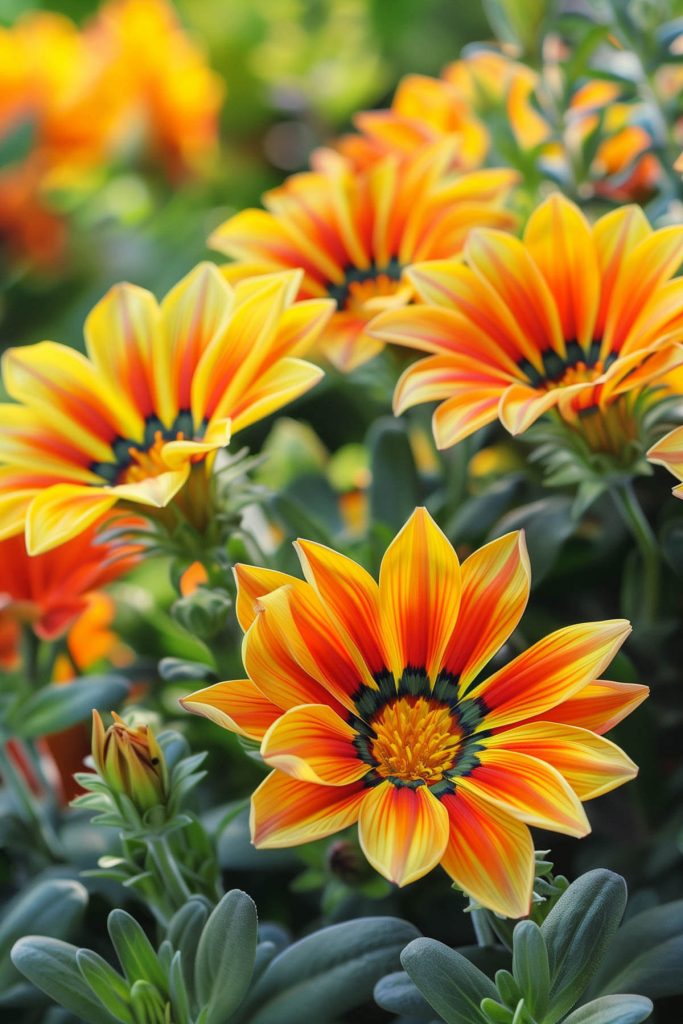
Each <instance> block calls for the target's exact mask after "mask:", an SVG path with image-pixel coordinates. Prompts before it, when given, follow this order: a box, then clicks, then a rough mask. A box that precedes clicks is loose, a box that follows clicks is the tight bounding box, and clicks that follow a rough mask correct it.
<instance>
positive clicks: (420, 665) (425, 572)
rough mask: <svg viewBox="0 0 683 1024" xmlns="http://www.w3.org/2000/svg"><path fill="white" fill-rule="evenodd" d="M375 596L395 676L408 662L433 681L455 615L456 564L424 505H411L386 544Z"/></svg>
mask: <svg viewBox="0 0 683 1024" xmlns="http://www.w3.org/2000/svg"><path fill="white" fill-rule="evenodd" d="M379 599H380V614H381V618H382V628H383V632H384V637H385V643H386V645H387V650H388V651H389V652H390V660H391V665H390V668H391V669H392V671H393V673H394V676H395V678H396V679H399V678H400V676H401V674H402V673H403V670H404V669H405V668H407V667H408V666H411V667H412V668H414V669H423V670H425V671H426V672H427V675H428V677H429V679H430V680H431V681H432V682H433V681H434V679H435V676H436V674H437V673H438V671H439V669H440V668H441V665H442V661H443V652H444V650H445V648H446V645H447V643H448V641H449V639H450V637H451V633H452V632H453V629H454V628H455V623H456V619H457V617H458V608H459V606H460V563H459V562H458V556H457V555H456V553H455V551H454V549H453V545H452V544H451V543H450V541H449V540H448V538H447V537H446V536H445V534H444V533H443V532H442V531H441V530H440V529H439V527H438V526H437V525H436V523H435V522H434V520H433V519H432V517H431V516H430V514H429V512H427V510H426V509H424V508H418V509H415V511H414V512H413V514H412V516H411V517H410V519H409V520H408V522H407V523H406V524H405V526H404V527H403V528H402V530H401V531H400V533H398V534H397V536H396V537H395V538H394V540H393V541H392V542H391V544H390V545H389V547H388V548H387V551H386V553H385V555H384V558H383V559H382V566H381V569H380V574H379Z"/></svg>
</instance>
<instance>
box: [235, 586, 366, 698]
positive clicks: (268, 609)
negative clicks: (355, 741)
mask: <svg viewBox="0 0 683 1024" xmlns="http://www.w3.org/2000/svg"><path fill="white" fill-rule="evenodd" d="M309 591H310V593H309ZM259 605H260V608H261V611H260V612H259V614H258V616H257V618H256V621H255V622H254V624H253V625H252V626H251V628H250V629H249V631H248V633H247V634H246V636H245V638H244V646H243V650H242V657H243V659H244V666H245V668H246V670H247V672H248V673H249V675H250V676H251V678H252V679H253V680H254V681H255V682H256V683H257V685H258V687H259V689H261V690H262V691H263V692H264V694H265V695H266V696H267V697H269V698H270V700H272V701H273V703H274V704H279V705H280V706H281V707H283V708H290V707H295V706H296V705H297V704H329V705H330V706H331V707H333V708H334V709H335V710H338V711H342V708H347V710H349V711H352V712H353V711H354V710H355V704H354V702H353V697H352V695H353V694H354V693H355V692H356V691H357V690H358V688H359V686H360V683H361V673H360V672H359V671H358V670H357V669H356V667H355V665H354V664H353V661H352V660H351V659H350V658H349V654H348V652H347V651H346V649H345V647H344V644H343V642H342V641H341V640H340V638H339V637H338V635H337V633H336V630H335V628H334V625H333V623H332V621H331V620H330V619H329V617H328V616H327V615H326V614H325V612H324V609H323V607H322V605H321V604H320V601H319V599H318V597H317V596H316V595H315V594H314V593H313V591H312V590H311V588H310V587H309V586H308V585H307V584H303V583H301V581H297V582H296V584H291V585H289V586H286V587H280V588H279V589H278V590H274V591H273V592H272V593H270V594H265V595H264V596H263V597H262V598H261V599H260V602H259ZM370 682H371V685H372V686H373V687H374V682H372V680H370ZM342 714H343V712H342Z"/></svg>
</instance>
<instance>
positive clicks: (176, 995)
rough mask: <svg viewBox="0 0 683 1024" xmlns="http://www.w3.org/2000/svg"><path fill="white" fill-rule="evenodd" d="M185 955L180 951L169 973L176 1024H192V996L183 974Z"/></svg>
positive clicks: (173, 960) (174, 958)
mask: <svg viewBox="0 0 683 1024" xmlns="http://www.w3.org/2000/svg"><path fill="white" fill-rule="evenodd" d="M182 961H183V955H182V953H181V952H180V950H178V952H177V953H176V954H175V956H174V957H173V959H172V960H171V966H170V969H169V972H168V989H169V996H170V999H171V1006H172V1007H173V1021H174V1024H191V1020H192V1012H191V1009H190V994H189V992H188V991H187V986H186V984H185V977H184V974H183V962H182Z"/></svg>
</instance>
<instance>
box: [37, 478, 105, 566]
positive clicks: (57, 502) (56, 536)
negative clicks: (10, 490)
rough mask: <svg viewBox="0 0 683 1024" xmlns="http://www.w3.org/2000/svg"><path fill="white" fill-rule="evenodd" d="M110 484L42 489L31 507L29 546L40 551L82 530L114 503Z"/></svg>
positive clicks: (66, 485)
mask: <svg viewBox="0 0 683 1024" xmlns="http://www.w3.org/2000/svg"><path fill="white" fill-rule="evenodd" d="M116 501H117V496H116V494H114V493H113V491H112V488H109V487H102V488H99V487H87V486H86V487H83V486H80V485H78V484H55V485H54V486H53V487H48V488H46V489H45V490H44V491H40V492H39V493H38V494H37V495H36V497H35V498H34V499H33V501H32V502H31V504H30V505H29V507H28V513H27V517H26V550H27V551H28V553H29V555H41V554H43V553H44V552H45V551H50V550H51V549H52V548H56V547H57V546H58V545H59V544H63V543H64V542H65V541H67V540H71V538H72V537H76V536H78V534H79V533H83V531H84V530H87V529H88V527H89V526H92V525H93V523H96V522H97V521H98V520H99V519H101V518H102V516H103V515H105V513H107V512H109V511H110V509H112V508H113V507H114V505H115V504H116Z"/></svg>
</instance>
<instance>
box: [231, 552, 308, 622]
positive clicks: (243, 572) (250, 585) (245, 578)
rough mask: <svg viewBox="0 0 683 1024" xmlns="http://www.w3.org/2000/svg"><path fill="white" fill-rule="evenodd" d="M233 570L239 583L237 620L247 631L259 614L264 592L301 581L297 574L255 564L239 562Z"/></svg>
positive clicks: (236, 609)
mask: <svg viewBox="0 0 683 1024" xmlns="http://www.w3.org/2000/svg"><path fill="white" fill-rule="evenodd" d="M233 572H234V574H235V582H236V584H237V600H236V602H235V613H236V615H237V621H238V622H239V624H240V626H241V627H242V631H243V632H244V633H246V631H247V630H248V629H249V627H250V626H251V624H252V622H253V621H254V619H255V618H256V616H257V614H258V608H257V605H258V601H259V598H261V597H263V595H264V594H269V593H270V592H271V590H277V588H278V587H285V586H287V584H289V583H296V582H299V583H300V582H301V581H300V580H297V579H296V577H295V576H288V575H287V573H286V572H277V570H275V569H261V568H259V567H258V566H255V565H244V564H243V563H241V562H240V563H238V564H237V565H236V566H235V567H234V569H233Z"/></svg>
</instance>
